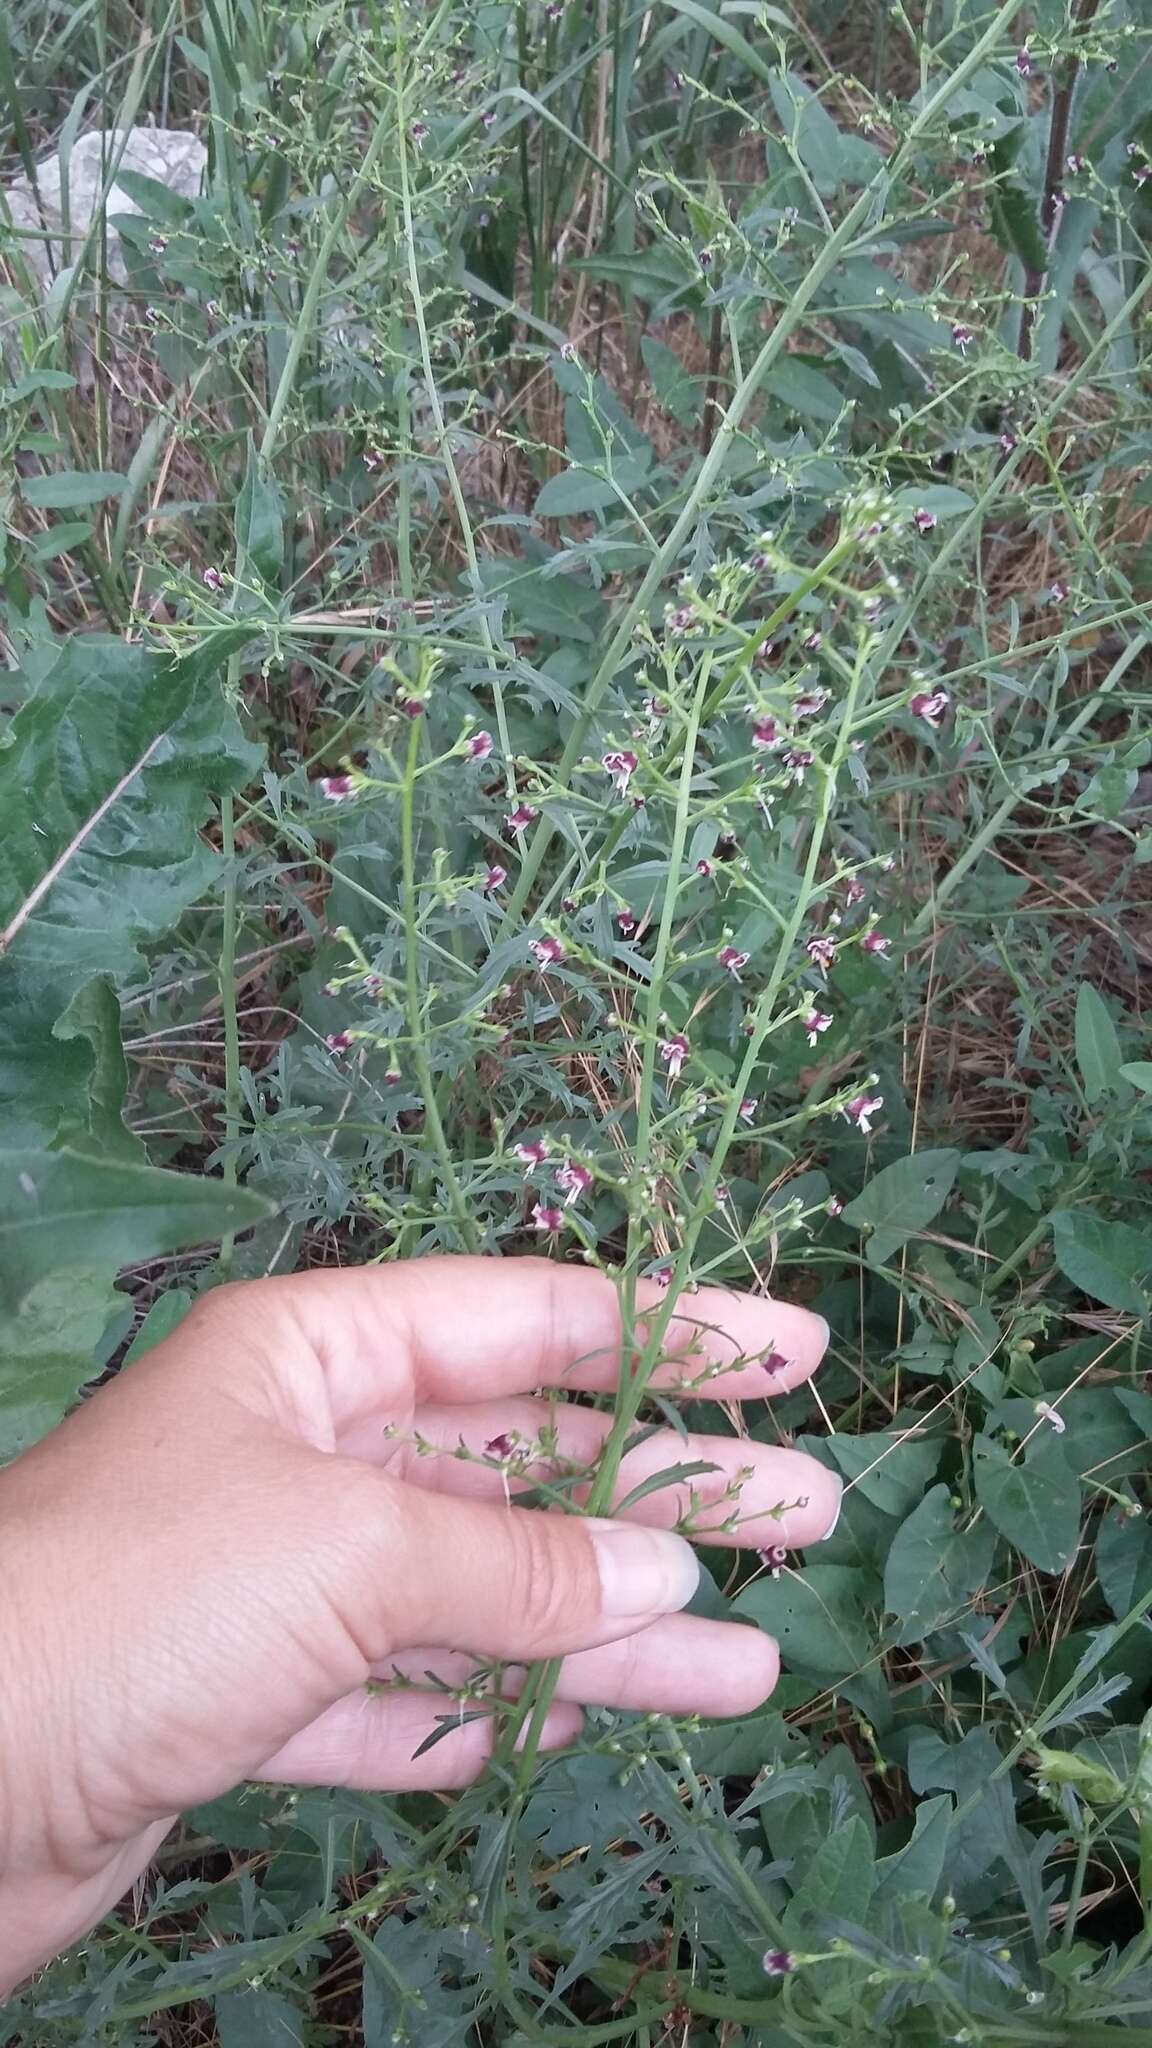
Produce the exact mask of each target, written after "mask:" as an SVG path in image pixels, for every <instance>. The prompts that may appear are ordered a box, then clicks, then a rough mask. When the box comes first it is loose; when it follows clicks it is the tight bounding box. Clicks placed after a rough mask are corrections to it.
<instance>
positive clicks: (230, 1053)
mask: <svg viewBox="0 0 1152 2048" xmlns="http://www.w3.org/2000/svg"><path fill="white" fill-rule="evenodd" d="M220 851H221V853H222V855H223V857H224V861H225V863H226V867H225V874H224V889H223V898H222V904H221V919H222V925H221V932H220V964H219V970H218V975H217V980H218V985H219V990H220V1017H221V1022H222V1024H223V1028H224V1144H223V1149H222V1154H221V1160H220V1177H221V1179H222V1180H223V1182H224V1185H225V1187H228V1188H234V1187H235V1185H236V1147H237V1144H238V1142H239V1137H240V1017H239V1010H238V1006H237V1002H236V914H237V890H236V809H235V804H234V802H233V798H232V795H231V793H230V792H229V793H228V794H226V795H225V796H222V797H221V799H220ZM235 1247H236V1236H235V1232H234V1231H231V1230H229V1231H227V1232H226V1233H225V1235H224V1236H223V1237H222V1238H221V1240H220V1258H219V1270H220V1276H221V1278H222V1279H224V1280H226V1279H227V1278H228V1276H229V1274H230V1272H231V1270H232V1258H233V1253H234V1251H235Z"/></svg>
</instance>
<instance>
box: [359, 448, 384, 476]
mask: <svg viewBox="0 0 1152 2048" xmlns="http://www.w3.org/2000/svg"><path fill="white" fill-rule="evenodd" d="M360 460H361V461H362V462H363V464H364V467H365V469H366V470H367V471H368V473H369V475H371V474H372V471H373V470H374V469H382V468H383V466H384V452H383V450H382V449H380V448H366V449H365V450H364V453H363V455H362V456H361V458H360Z"/></svg>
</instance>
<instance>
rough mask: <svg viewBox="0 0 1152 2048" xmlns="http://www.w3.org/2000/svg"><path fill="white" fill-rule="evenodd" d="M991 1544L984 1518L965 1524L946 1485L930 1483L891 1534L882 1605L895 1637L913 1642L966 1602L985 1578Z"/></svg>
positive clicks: (991, 1535)
mask: <svg viewBox="0 0 1152 2048" xmlns="http://www.w3.org/2000/svg"><path fill="white" fill-rule="evenodd" d="M995 1549H996V1537H995V1532H994V1530H993V1529H992V1528H991V1527H990V1526H989V1524H988V1522H987V1521H978V1522H977V1523H976V1524H975V1526H974V1527H971V1528H966V1527H964V1525H963V1523H962V1522H961V1521H960V1520H959V1519H958V1518H957V1514H956V1511H955V1510H954V1508H953V1506H952V1495H951V1490H950V1489H949V1488H948V1487H947V1486H934V1487H933V1488H932V1489H931V1491H930V1492H929V1493H926V1494H925V1496H924V1498H923V1500H922V1501H921V1502H920V1503H919V1506H917V1507H915V1508H913V1510H912V1513H911V1514H910V1515H909V1516H908V1519H907V1521H905V1522H903V1523H902V1524H901V1526H900V1528H899V1529H897V1531H896V1534H895V1536H894V1537H893V1538H892V1545H891V1548H890V1550H889V1552H888V1560H887V1563H886V1565H885V1567H884V1605H885V1607H886V1608H887V1610H888V1613H889V1614H894V1615H896V1617H897V1619H898V1620H899V1621H900V1623H901V1629H900V1634H899V1637H898V1641H899V1642H901V1643H918V1642H922V1641H923V1640H924V1637H925V1636H929V1635H931V1634H932V1633H933V1632H934V1631H935V1630H936V1629H939V1628H944V1627H945V1626H946V1625H947V1624H948V1623H949V1622H952V1621H954V1620H955V1619H956V1618H957V1617H958V1616H959V1615H960V1614H962V1613H964V1612H965V1611H966V1610H967V1609H968V1607H969V1606H970V1604H971V1602H972V1600H973V1598H974V1596H975V1595H976V1594H977V1593H979V1592H980V1590H981V1588H982V1587H983V1586H984V1585H985V1584H986V1583H987V1580H988V1576H989V1574H990V1572H991V1570H992V1559H993V1555H994V1553H995Z"/></svg>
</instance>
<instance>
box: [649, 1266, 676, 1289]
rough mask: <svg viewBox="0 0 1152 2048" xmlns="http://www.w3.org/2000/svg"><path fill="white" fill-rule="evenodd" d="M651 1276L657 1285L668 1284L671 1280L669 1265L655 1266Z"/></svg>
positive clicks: (665, 1285)
mask: <svg viewBox="0 0 1152 2048" xmlns="http://www.w3.org/2000/svg"><path fill="white" fill-rule="evenodd" d="M652 1278H653V1280H654V1281H655V1282H656V1285H657V1287H668V1286H670V1285H671V1282H672V1268H671V1266H657V1268H656V1271H655V1272H654V1273H653V1275H652Z"/></svg>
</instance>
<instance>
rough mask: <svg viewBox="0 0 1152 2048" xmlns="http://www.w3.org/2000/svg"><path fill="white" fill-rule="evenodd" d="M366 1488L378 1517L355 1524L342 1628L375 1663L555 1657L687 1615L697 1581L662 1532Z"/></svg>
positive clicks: (389, 1482)
mask: <svg viewBox="0 0 1152 2048" xmlns="http://www.w3.org/2000/svg"><path fill="white" fill-rule="evenodd" d="M367 1478H368V1481H369V1483H370V1485H372V1486H374V1487H375V1488H376V1489H377V1501H376V1510H375V1513H374V1514H372V1515H371V1516H370V1518H369V1520H367V1521H366V1520H361V1522H360V1524H359V1528H360V1541H361V1543H363V1545H364V1547H363V1550H362V1551H361V1552H360V1554H359V1557H358V1565H359V1567H360V1569H359V1570H358V1571H357V1574H356V1576H357V1581H358V1584H357V1588H356V1594H355V1597H356V1603H357V1606H358V1609H359V1613H358V1615H357V1616H356V1617H355V1618H353V1617H352V1616H351V1615H349V1617H348V1619H349V1621H350V1622H351V1623H352V1626H353V1628H354V1631H355V1634H356V1637H357V1641H358V1642H359V1643H360V1645H361V1647H362V1648H364V1649H365V1650H366V1651H367V1654H368V1656H369V1659H370V1661H371V1662H373V1663H378V1662H379V1661H380V1659H381V1657H384V1658H387V1657H388V1656H389V1655H390V1654H391V1653H392V1652H393V1651H394V1650H399V1649H404V1648H406V1647H408V1646H410V1645H415V1644H428V1645H430V1646H432V1647H434V1648H443V1649H456V1650H472V1651H474V1652H476V1653H478V1654H479V1655H481V1656H487V1657H497V1658H508V1659H515V1660H517V1661H523V1660H529V1661H530V1660H531V1659H532V1658H535V1657H554V1656H555V1657H559V1656H565V1655H567V1653H568V1652H569V1651H570V1650H585V1649H591V1648H592V1647H593V1646H594V1645H596V1644H597V1643H608V1642H612V1641H613V1640H614V1639H615V1638H616V1637H617V1636H627V1635H633V1634H635V1632H636V1631H637V1630H638V1629H642V1628H644V1627H645V1626H646V1625H647V1624H648V1623H649V1622H651V1621H655V1620H656V1619H657V1618H658V1617H659V1616H660V1615H662V1614H672V1613H675V1612H676V1611H677V1610H678V1609H679V1608H681V1607H686V1606H687V1604H688V1602H689V1601H690V1600H691V1598H692V1595H693V1594H694V1592H695V1591H696V1587H697V1584H698V1582H699V1576H700V1568H699V1564H698V1562H697V1558H696V1553H695V1551H694V1550H693V1549H692V1546H691V1544H689V1543H686V1542H685V1540H684V1538H683V1537H682V1536H675V1535H672V1534H671V1533H670V1532H669V1531H667V1530H664V1529H648V1528H643V1527H641V1526H640V1525H639V1524H638V1523H633V1522H615V1521H604V1520H600V1519H598V1518H596V1517H593V1516H580V1515H564V1514H546V1513H540V1512H538V1511H534V1510H532V1509H528V1508H517V1507H505V1506H503V1505H502V1504H500V1503H498V1502H490V1501H472V1500H467V1499H460V1498H457V1497H455V1496H453V1495H450V1494H449V1495H445V1494H435V1493H430V1492H426V1491H425V1490H424V1489H422V1488H420V1487H417V1486H409V1485H406V1484H405V1483H404V1482H403V1481H402V1480H397V1479H393V1478H391V1477H390V1475H388V1474H387V1473H378V1472H371V1473H368V1474H367ZM360 1505H361V1508H362V1507H363V1505H364V1503H363V1501H361V1503H360ZM369 1530H371V1535H370V1537H369V1540H368V1541H367V1542H365V1541H364V1539H365V1537H366V1536H368V1534H369ZM346 1583H347V1582H346Z"/></svg>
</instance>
